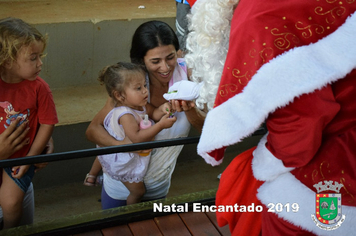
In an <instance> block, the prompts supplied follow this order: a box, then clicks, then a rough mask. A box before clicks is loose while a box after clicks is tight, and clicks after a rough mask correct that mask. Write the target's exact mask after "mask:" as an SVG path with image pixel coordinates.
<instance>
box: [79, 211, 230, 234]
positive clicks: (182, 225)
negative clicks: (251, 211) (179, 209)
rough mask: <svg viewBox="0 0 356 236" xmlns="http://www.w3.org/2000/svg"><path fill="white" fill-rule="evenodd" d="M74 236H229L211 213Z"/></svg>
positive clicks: (156, 220) (165, 218) (178, 215)
mask: <svg viewBox="0 0 356 236" xmlns="http://www.w3.org/2000/svg"><path fill="white" fill-rule="evenodd" d="M75 235H76V236H96V235H97V236H101V235H104V236H116V235H120V236H148V235H151V236H190V235H209V236H221V235H223V236H229V235H231V233H230V231H229V228H228V226H224V227H219V226H218V224H217V221H216V215H215V213H213V212H206V213H204V212H185V213H179V214H178V213H176V214H171V215H167V216H160V217H155V218H153V219H149V220H143V221H137V222H133V223H129V224H125V225H119V226H115V227H111V228H105V229H101V230H95V231H90V232H86V233H81V234H75Z"/></svg>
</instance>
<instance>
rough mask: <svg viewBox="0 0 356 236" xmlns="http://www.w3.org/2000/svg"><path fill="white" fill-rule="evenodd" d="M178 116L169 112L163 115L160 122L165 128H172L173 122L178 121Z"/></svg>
mask: <svg viewBox="0 0 356 236" xmlns="http://www.w3.org/2000/svg"><path fill="white" fill-rule="evenodd" d="M176 120H177V117H175V116H173V117H170V116H169V113H167V114H165V115H164V116H162V118H161V120H160V121H159V122H158V123H160V124H161V125H162V127H163V128H164V129H167V128H170V127H172V126H173V124H174V123H175V122H176Z"/></svg>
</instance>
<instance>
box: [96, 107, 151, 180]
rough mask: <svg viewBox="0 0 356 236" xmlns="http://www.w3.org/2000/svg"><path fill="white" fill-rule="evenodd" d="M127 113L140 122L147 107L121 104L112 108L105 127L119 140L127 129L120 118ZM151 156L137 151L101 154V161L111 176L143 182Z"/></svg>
mask: <svg viewBox="0 0 356 236" xmlns="http://www.w3.org/2000/svg"><path fill="white" fill-rule="evenodd" d="M125 114H132V115H133V116H134V117H135V119H136V121H137V123H138V124H139V123H140V121H141V120H142V118H143V117H144V115H145V114H146V109H145V107H143V111H138V110H134V109H131V108H129V107H125V106H120V107H115V108H114V109H113V110H111V111H110V112H109V113H108V115H107V116H106V117H105V119H104V127H105V129H106V130H107V131H108V132H109V134H110V135H111V136H113V137H114V138H115V139H117V140H123V139H124V138H125V131H124V129H123V127H122V126H121V125H120V124H119V119H120V117H122V116H123V115H125ZM150 156H151V155H148V156H140V155H139V154H138V153H135V152H123V153H112V154H107V155H102V156H99V157H98V158H99V161H100V163H101V166H102V168H103V172H104V173H106V174H108V175H109V176H110V177H111V178H113V179H116V180H119V181H123V182H130V183H132V182H136V183H137V182H141V181H143V177H144V176H145V174H146V172H147V167H148V163H149V161H150Z"/></svg>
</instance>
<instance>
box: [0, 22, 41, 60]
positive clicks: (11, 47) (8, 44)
mask: <svg viewBox="0 0 356 236" xmlns="http://www.w3.org/2000/svg"><path fill="white" fill-rule="evenodd" d="M34 41H40V42H42V43H43V46H44V47H43V50H44V49H45V48H46V44H47V36H46V35H45V36H43V35H42V34H41V33H40V32H39V31H38V30H37V29H36V28H35V27H33V26H31V25H29V24H27V23H26V22H24V21H23V20H21V19H18V18H12V17H8V18H4V19H0V67H1V66H3V64H4V63H5V62H6V61H8V62H13V61H15V60H16V56H17V52H18V51H19V50H20V48H21V47H23V46H28V45H30V44H31V43H32V42H34Z"/></svg>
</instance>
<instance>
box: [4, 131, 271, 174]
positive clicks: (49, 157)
mask: <svg viewBox="0 0 356 236" xmlns="http://www.w3.org/2000/svg"><path fill="white" fill-rule="evenodd" d="M265 133H266V128H265V127H261V128H260V129H258V130H256V132H255V133H253V134H252V135H253V136H254V135H262V134H265ZM199 138H200V137H185V138H176V139H166V140H158V141H151V142H144V143H133V144H126V145H120V146H111V147H100V148H90V149H85V150H75V151H69V152H60V153H51V154H43V155H36V156H29V157H21V158H16V159H7V160H0V168H2V167H10V166H20V165H28V164H35V163H43V162H53V161H64V160H70V159H77V158H84V157H91V156H98V155H105V154H110V153H119V152H132V151H138V150H147V149H152V148H160V147H169V146H177V145H186V144H194V143H198V142H199Z"/></svg>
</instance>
